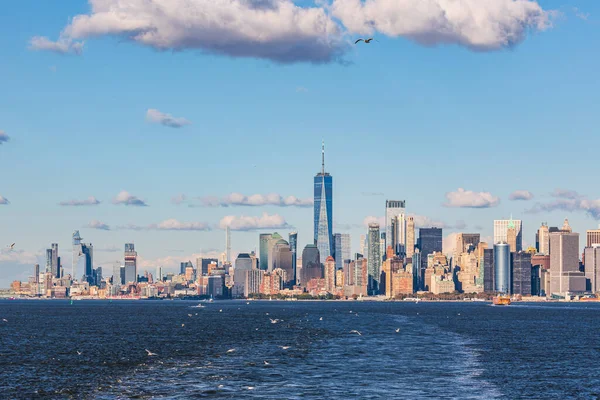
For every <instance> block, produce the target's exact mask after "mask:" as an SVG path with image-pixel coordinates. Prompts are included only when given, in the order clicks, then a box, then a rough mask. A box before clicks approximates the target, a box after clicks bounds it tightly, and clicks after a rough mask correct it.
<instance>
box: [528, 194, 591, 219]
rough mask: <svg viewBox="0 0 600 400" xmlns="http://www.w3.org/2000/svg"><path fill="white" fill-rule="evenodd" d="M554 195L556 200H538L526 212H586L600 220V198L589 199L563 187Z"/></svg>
mask: <svg viewBox="0 0 600 400" xmlns="http://www.w3.org/2000/svg"><path fill="white" fill-rule="evenodd" d="M552 196H553V197H555V198H556V200H552V201H549V202H545V203H542V202H538V203H536V204H535V205H534V206H533V207H532V208H530V209H529V210H526V211H525V212H527V213H529V214H538V213H541V212H552V211H565V212H585V213H586V214H588V215H589V216H590V217H592V218H594V219H595V220H600V199H596V200H593V199H588V198H587V197H586V196H583V195H581V194H579V193H577V192H575V191H573V190H563V189H556V190H555V191H554V192H553V193H552Z"/></svg>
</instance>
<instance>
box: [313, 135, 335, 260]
mask: <svg viewBox="0 0 600 400" xmlns="http://www.w3.org/2000/svg"><path fill="white" fill-rule="evenodd" d="M314 183H315V185H314V189H315V206H314V207H315V208H314V223H315V225H314V228H315V229H314V241H315V244H316V245H317V248H318V249H319V254H320V256H321V260H326V259H327V257H329V256H333V254H334V242H333V230H332V228H333V177H332V176H331V175H329V174H328V173H327V172H325V142H323V144H322V148H321V172H320V173H318V174H317V175H316V176H315V180H314Z"/></svg>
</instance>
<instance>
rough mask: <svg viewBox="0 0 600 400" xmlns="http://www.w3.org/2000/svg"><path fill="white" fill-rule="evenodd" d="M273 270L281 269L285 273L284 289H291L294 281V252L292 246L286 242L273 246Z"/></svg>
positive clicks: (280, 241) (279, 242)
mask: <svg viewBox="0 0 600 400" xmlns="http://www.w3.org/2000/svg"><path fill="white" fill-rule="evenodd" d="M272 254H273V264H272V266H273V269H272V271H274V270H276V269H280V270H282V271H284V272H285V277H284V279H283V282H282V283H283V285H284V287H291V286H292V282H293V280H294V266H293V265H292V251H291V249H290V245H289V243H288V242H286V241H285V240H278V241H277V243H276V244H275V245H274V246H273V252H272Z"/></svg>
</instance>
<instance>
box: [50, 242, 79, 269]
mask: <svg viewBox="0 0 600 400" xmlns="http://www.w3.org/2000/svg"><path fill="white" fill-rule="evenodd" d="M51 272H52V277H53V278H60V266H59V263H58V243H52V271H51ZM72 278H74V277H72Z"/></svg>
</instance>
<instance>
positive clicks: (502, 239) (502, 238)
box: [494, 218, 523, 251]
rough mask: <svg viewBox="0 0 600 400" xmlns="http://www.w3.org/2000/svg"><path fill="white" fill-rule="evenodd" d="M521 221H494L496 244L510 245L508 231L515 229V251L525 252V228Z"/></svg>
mask: <svg viewBox="0 0 600 400" xmlns="http://www.w3.org/2000/svg"><path fill="white" fill-rule="evenodd" d="M522 225H523V224H522V221H521V220H519V219H515V220H513V219H512V218H511V219H501V220H495V221H494V244H496V243H508V230H509V228H511V229H514V231H513V232H514V244H515V251H521V250H523V229H522V228H523V227H522Z"/></svg>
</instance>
